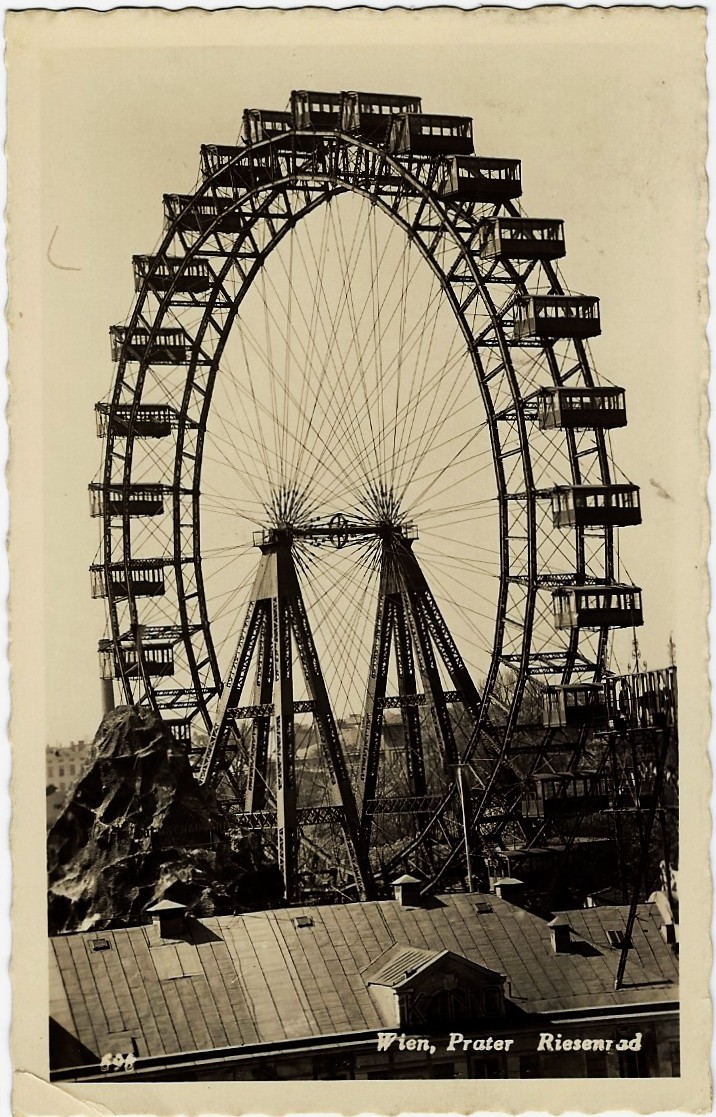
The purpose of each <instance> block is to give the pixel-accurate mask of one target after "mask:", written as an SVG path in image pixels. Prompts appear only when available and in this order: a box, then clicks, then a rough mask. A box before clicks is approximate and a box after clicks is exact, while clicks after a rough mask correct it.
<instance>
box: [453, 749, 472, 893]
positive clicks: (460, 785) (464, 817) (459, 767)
mask: <svg viewBox="0 0 716 1117" xmlns="http://www.w3.org/2000/svg"><path fill="white" fill-rule="evenodd" d="M455 768H456V771H457V786H458V791H459V792H460V811H461V813H462V832H463V834H464V837H465V861H466V864H467V888H468V892H474V891H475V880H474V877H473V875H472V857H471V855H470V838H469V835H468V830H467V810H466V808H465V784H464V783H463V771H462V770H463V766H462V764H456V765H455Z"/></svg>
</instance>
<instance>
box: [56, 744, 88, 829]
mask: <svg viewBox="0 0 716 1117" xmlns="http://www.w3.org/2000/svg"><path fill="white" fill-rule="evenodd" d="M91 748H92V742H91V741H84V740H81V741H70V743H69V744H68V745H55V746H54V747H53V746H50V745H48V746H47V749H46V752H45V770H46V791H47V825H48V826H52V824H53V822H54V821H55V819H56V818H57V816H58V815H59V813H60V811H61V810H62V805H63V803H64V801H65V798H66V796H67V792H68V791H70V790H71V789H72V788H73V787H74V786H75V784H76V783H77V780H78V779H79V777H80V774H81V772H82V768H83V767H84V763H85V761H86V760H87V757H88V756H89V754H90V751H91Z"/></svg>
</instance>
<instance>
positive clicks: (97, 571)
mask: <svg viewBox="0 0 716 1117" xmlns="http://www.w3.org/2000/svg"><path fill="white" fill-rule="evenodd" d="M164 567H165V561H164V559H132V561H131V562H130V563H129V568H128V570H129V576H128V573H127V567H125V565H124V563H123V562H117V563H112V564H111V566H110V567H109V570H105V567H104V566H103V565H101V564H100V563H94V564H93V565H92V566H90V575H91V578H92V597H95V598H97V597H107V596H108V593H109V592H111V594H112V597H114V598H122V597H127V596H128V591H131V594H132V597H161V596H162V595H163V593H164Z"/></svg>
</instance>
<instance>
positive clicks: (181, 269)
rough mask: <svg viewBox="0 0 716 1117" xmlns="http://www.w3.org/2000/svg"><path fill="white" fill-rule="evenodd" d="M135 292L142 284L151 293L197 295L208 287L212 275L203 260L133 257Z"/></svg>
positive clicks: (175, 257) (176, 257)
mask: <svg viewBox="0 0 716 1117" xmlns="http://www.w3.org/2000/svg"><path fill="white" fill-rule="evenodd" d="M132 264H133V267H134V289H135V291H140V290H141V288H142V286H143V285H144V283H145V282H146V283H147V286H148V287H150V288H151V290H152V291H159V292H162V293H163V292H165V291H169V290H171V291H172V292H174V293H176V294H191V295H195V294H199V293H201V292H202V291H208V289H209V287H211V281H212V275H211V272H210V271H209V265H208V264H207V262H206V260H201V259H196V258H194V259H189V260H188V259H186V257H184V256H133V257H132Z"/></svg>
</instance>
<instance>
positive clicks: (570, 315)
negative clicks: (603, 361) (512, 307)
mask: <svg viewBox="0 0 716 1117" xmlns="http://www.w3.org/2000/svg"><path fill="white" fill-rule="evenodd" d="M601 329H602V328H601V323H600V318H599V299H598V298H595V297H594V296H593V295H529V296H527V297H526V298H523V299H520V300H519V302H518V303H517V307H516V315H515V338H516V340H518V341H521V340H523V339H525V338H531V337H535V338H542V339H544V340H554V341H556V340H557V339H558V338H587V337H597V335H598V334H600V333H601Z"/></svg>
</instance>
